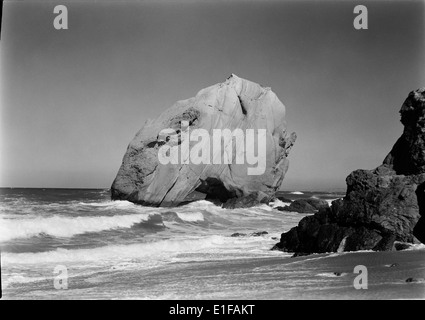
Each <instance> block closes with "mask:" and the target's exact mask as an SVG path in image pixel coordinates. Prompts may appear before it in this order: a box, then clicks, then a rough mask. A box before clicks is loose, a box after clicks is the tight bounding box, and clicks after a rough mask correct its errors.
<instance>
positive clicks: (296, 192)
mask: <svg viewBox="0 0 425 320" xmlns="http://www.w3.org/2000/svg"><path fill="white" fill-rule="evenodd" d="M291 194H304V192H301V191H293V192H291Z"/></svg>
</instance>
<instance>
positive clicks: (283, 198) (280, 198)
mask: <svg viewBox="0 0 425 320" xmlns="http://www.w3.org/2000/svg"><path fill="white" fill-rule="evenodd" d="M276 198H277V199H279V200H280V201H282V202H289V203H291V202H292V200H291V199H288V198H285V197H283V196H278V197H276Z"/></svg>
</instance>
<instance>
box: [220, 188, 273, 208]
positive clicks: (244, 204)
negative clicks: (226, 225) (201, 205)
mask: <svg viewBox="0 0 425 320" xmlns="http://www.w3.org/2000/svg"><path fill="white" fill-rule="evenodd" d="M269 201H270V196H268V195H267V194H265V193H263V192H261V191H258V192H254V193H251V194H250V195H248V196H245V197H240V198H232V199H229V200H227V201H226V202H225V203H223V204H222V208H225V209H238V208H251V207H254V206H258V205H261V204H268V203H269Z"/></svg>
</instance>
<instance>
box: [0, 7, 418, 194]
mask: <svg viewBox="0 0 425 320" xmlns="http://www.w3.org/2000/svg"><path fill="white" fill-rule="evenodd" d="M424 3H425V2H423V1H362V2H358V1H354V2H352V1H338V2H337V1H320V2H319V1H244V0H236V1H214V2H213V1H197V2H196V1H168V2H167V1H156V2H152V1H145V2H143V1H138V2H137V1H133V2H126V1H116V2H114V1H107V2H97V1H86V2H76V1H71V2H66V1H60V2H55V1H37V2H35V1H4V4H3V18H2V29H1V40H0V58H1V64H0V68H1V109H0V121H1V122H0V134H1V139H0V150H1V151H0V164H1V167H0V168H1V169H0V186H1V187H45V188H48V187H61V188H108V187H110V185H111V184H112V181H113V179H114V178H115V175H116V174H117V171H118V169H119V167H120V165H121V161H122V157H123V155H124V153H125V151H126V148H127V145H128V143H129V142H130V141H131V139H132V138H133V137H134V135H135V134H136V132H137V131H138V130H139V129H140V128H141V127H142V125H143V123H144V121H145V120H146V119H147V118H155V117H156V116H158V115H159V114H160V113H161V112H162V111H163V110H165V109H167V108H169V107H170V106H171V105H172V104H173V103H174V102H176V101H177V100H182V99H187V98H190V97H193V96H195V95H196V93H197V92H198V91H199V90H201V89H202V88H205V87H208V86H211V85H213V84H216V83H219V82H223V81H224V80H225V79H226V78H227V77H228V76H229V75H230V74H231V73H234V74H236V75H238V76H239V77H242V78H245V79H248V80H251V81H254V82H257V83H260V84H262V85H264V86H268V87H271V89H272V90H273V91H274V92H275V93H276V94H277V96H278V97H279V99H280V100H281V101H282V102H283V104H284V105H285V106H286V115H287V119H286V121H287V127H288V131H290V132H292V131H295V132H296V133H297V136H298V139H297V141H296V143H295V145H294V147H293V148H292V150H291V153H290V155H289V161H290V165H289V170H288V173H287V175H286V177H285V179H284V182H283V184H282V187H281V188H282V189H283V190H328V189H333V188H344V187H345V178H346V176H347V175H348V174H349V173H350V172H351V171H353V170H355V169H359V168H364V169H373V168H375V167H377V166H378V165H379V164H381V163H382V161H383V159H384V158H385V156H386V154H387V153H388V152H389V151H390V150H391V148H392V146H393V144H394V143H395V141H396V140H397V138H398V137H399V136H400V135H401V133H402V130H403V126H402V125H401V123H400V121H399V119H400V117H399V113H398V111H399V110H400V107H401V105H402V103H403V101H404V100H405V98H406V97H407V95H408V93H409V92H410V91H412V90H415V89H417V88H420V87H423V86H425V72H424V71H425V70H424V57H425V46H424V42H425V37H424V32H425V23H424V20H425V18H424V16H425V15H424V13H425V11H424V9H425V5H424ZM57 4H62V5H66V7H67V9H68V29H67V30H56V29H55V28H54V27H53V20H54V18H55V16H56V14H54V13H53V8H54V7H55V6H56V5H57ZM358 4H362V5H365V6H366V7H367V9H368V29H367V30H356V29H355V28H354V27H353V20H354V18H355V17H356V15H357V14H354V12H353V10H354V7H355V6H356V5H358Z"/></svg>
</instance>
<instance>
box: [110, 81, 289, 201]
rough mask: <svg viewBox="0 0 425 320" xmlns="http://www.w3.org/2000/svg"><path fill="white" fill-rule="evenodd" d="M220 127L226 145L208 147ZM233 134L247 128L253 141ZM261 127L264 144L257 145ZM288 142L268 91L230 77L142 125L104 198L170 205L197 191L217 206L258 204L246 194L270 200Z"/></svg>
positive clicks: (283, 167) (280, 176)
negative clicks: (199, 132) (250, 158)
mask: <svg viewBox="0 0 425 320" xmlns="http://www.w3.org/2000/svg"><path fill="white" fill-rule="evenodd" d="M195 129H204V130H205V132H207V137H205V136H202V135H201V136H193V134H192V133H193V132H194V130H195ZM225 129H228V130H227V131H228V132H230V139H227V140H226V138H225V137H224V135H223V136H221V137H220V136H218V138H219V140H218V144H217V145H216V144H214V142H213V141H212V140H213V139H214V135H215V134H216V133H217V132H218V133H219V134H220V133H222V134H224V131H223V130H225ZM239 129H240V130H241V131H242V132H243V133H246V132H247V129H253V130H252V131H253V132H254V137H256V136H257V137H258V138H257V139H255V138H254V140H251V141H250V142H249V143H248V140H247V139H248V136H247V135H246V136H245V137H243V139H242V141H239V140H238V138H233V139H232V136H231V134H232V133H235V132H236V131H237V130H239ZM262 129H264V130H265V131H264V132H263V133H264V136H263V138H264V140H262V141H263V142H264V143H259V142H260V140H259V136H258V135H259V134H260V131H261V130H262ZM239 132H240V131H239ZM295 139H296V135H295V133H292V134H287V131H286V122H285V107H284V105H283V104H282V103H281V102H280V100H279V99H278V98H277V96H276V95H275V94H274V93H273V91H271V90H270V88H265V87H262V86H260V85H258V84H256V83H254V82H251V81H248V80H245V79H242V78H239V77H237V76H236V75H231V76H230V77H229V78H228V79H227V80H226V81H225V82H223V83H219V84H216V85H214V86H211V87H208V88H206V89H203V90H201V91H199V92H198V94H197V95H196V96H195V97H193V98H190V99H188V100H184V101H179V102H177V103H175V104H174V105H173V106H172V107H171V108H169V109H167V110H166V111H165V112H163V113H162V114H161V115H160V116H159V117H158V118H157V119H156V120H154V121H147V122H146V123H145V125H144V126H143V128H142V129H141V130H140V131H139V132H138V133H137V134H136V136H135V138H134V139H133V140H132V141H131V142H130V144H129V146H128V148H127V152H126V153H125V155H124V158H123V162H122V165H121V167H120V169H119V171H118V174H117V176H116V178H115V180H114V182H113V184H112V187H111V197H112V199H114V200H128V201H131V202H134V203H139V204H144V205H152V206H175V205H178V204H179V203H181V202H182V201H184V199H187V197H188V196H189V195H190V194H191V193H192V192H194V191H198V192H201V193H204V194H206V196H207V199H219V200H220V201H221V202H226V201H227V200H229V199H232V198H244V197H251V198H248V199H245V200H243V201H242V202H243V203H242V206H244V205H247V203H248V202H252V203H254V202H256V201H257V200H258V201H262V200H261V199H258V198H259V197H258V194H255V196H251V195H252V194H253V193H257V192H261V194H265V195H266V196H267V197H272V196H273V195H274V193H275V191H276V190H277V189H278V188H279V187H280V185H281V183H282V181H283V178H284V176H285V173H286V171H287V170H288V164H289V161H288V159H287V156H288V153H289V150H290V149H291V147H292V145H293V143H294V142H295ZM261 148H263V149H261ZM248 149H254V154H256V155H257V156H258V155H259V154H258V153H257V152H260V153H261V156H262V157H263V158H264V163H260V161H259V160H258V161H257V163H256V164H255V163H254V164H253V162H252V161H247V160H248V159H247V158H246V157H248V155H247V153H248V152H247V150H248ZM194 150H196V151H197V152H194ZM174 151H176V153H174ZM200 151H202V158H201V160H199V152H200ZM172 152H173V156H171V153H172ZM159 154H162V155H163V158H167V157H168V159H169V160H170V161H169V163H165V164H164V162H163V161H160V157H159ZM175 155H177V156H175ZM240 156H242V158H240ZM193 157H195V158H196V159H197V160H196V161H193V159H194V158H193ZM244 157H245V158H244ZM225 159H227V162H226V160H225ZM238 159H239V160H238ZM240 159H243V160H245V161H240ZM257 159H258V158H257ZM173 160H177V161H173ZM229 160H230V161H229ZM253 169H256V172H254V171H253ZM250 170H251V172H250ZM253 172H254V173H253ZM253 198H255V199H253ZM260 198H261V197H260ZM254 200H255V201H254ZM233 205H234V204H232V203H229V204H228V206H229V207H232V206H233ZM236 205H237V204H236Z"/></svg>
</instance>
